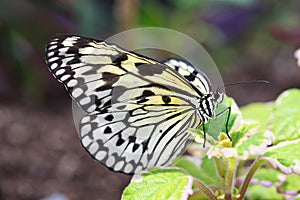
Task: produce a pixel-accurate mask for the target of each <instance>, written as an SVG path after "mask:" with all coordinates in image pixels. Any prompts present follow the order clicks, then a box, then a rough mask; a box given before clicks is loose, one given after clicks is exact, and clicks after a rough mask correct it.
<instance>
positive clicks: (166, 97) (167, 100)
mask: <svg viewBox="0 0 300 200" xmlns="http://www.w3.org/2000/svg"><path fill="white" fill-rule="evenodd" d="M161 98H162V100H163V102H164V103H165V104H169V103H170V102H171V98H170V97H169V96H162V97H161Z"/></svg>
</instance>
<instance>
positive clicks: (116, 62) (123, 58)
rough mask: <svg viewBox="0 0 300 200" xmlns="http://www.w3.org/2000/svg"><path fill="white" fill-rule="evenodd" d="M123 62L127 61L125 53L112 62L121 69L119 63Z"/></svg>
mask: <svg viewBox="0 0 300 200" xmlns="http://www.w3.org/2000/svg"><path fill="white" fill-rule="evenodd" d="M125 60H128V56H127V54H126V53H124V54H122V55H121V56H119V57H117V58H116V59H114V60H113V63H114V64H115V65H116V66H118V67H121V63H122V62H123V61H125Z"/></svg>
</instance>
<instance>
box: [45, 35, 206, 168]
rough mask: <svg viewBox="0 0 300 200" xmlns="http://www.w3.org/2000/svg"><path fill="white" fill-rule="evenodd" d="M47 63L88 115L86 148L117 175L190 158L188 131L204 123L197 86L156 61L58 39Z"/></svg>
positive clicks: (78, 39) (83, 136)
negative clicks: (184, 154) (184, 156)
mask: <svg viewBox="0 0 300 200" xmlns="http://www.w3.org/2000/svg"><path fill="white" fill-rule="evenodd" d="M46 60H47V63H48V66H49V69H50V71H51V72H52V73H53V74H54V76H55V77H56V78H57V79H58V80H59V81H60V82H62V83H63V84H64V85H65V87H66V89H67V91H68V92H69V94H70V95H71V96H72V97H73V99H74V100H75V101H76V102H77V103H78V104H79V105H80V107H81V108H82V109H83V110H84V111H86V112H87V115H86V116H85V117H83V118H82V120H81V123H80V136H81V141H82V144H83V146H84V147H85V148H86V150H87V151H88V152H89V153H90V154H91V155H92V156H93V157H94V158H95V159H97V160H99V161H100V162H101V163H103V164H104V165H106V166H107V167H109V168H111V169H113V170H114V171H121V172H125V173H136V172H140V171H141V170H144V169H147V168H148V167H152V166H165V165H168V164H169V163H170V162H172V161H173V160H174V159H175V158H176V157H177V156H178V155H179V154H181V153H182V152H183V151H184V150H185V147H186V145H187V143H188V141H189V140H188V138H189V137H190V134H189V132H188V129H189V128H196V127H197V126H198V125H199V124H200V123H201V121H200V119H199V116H198V115H197V114H196V110H195V107H196V106H197V105H196V104H197V98H198V95H199V94H198V93H197V91H195V90H194V88H193V87H194V86H193V85H191V84H190V83H189V82H188V81H187V80H186V79H185V78H183V77H182V76H181V75H180V74H178V72H176V70H173V69H172V68H170V67H168V66H167V65H164V64H162V63H159V62H157V61H155V60H152V59H149V58H146V57H143V56H140V55H137V54H134V53H131V52H128V51H125V50H123V49H121V48H119V47H117V46H115V45H110V44H107V43H105V42H101V41H97V40H94V39H89V38H83V37H79V36H58V37H55V38H53V39H52V40H51V41H50V42H49V44H48V46H47V49H46Z"/></svg>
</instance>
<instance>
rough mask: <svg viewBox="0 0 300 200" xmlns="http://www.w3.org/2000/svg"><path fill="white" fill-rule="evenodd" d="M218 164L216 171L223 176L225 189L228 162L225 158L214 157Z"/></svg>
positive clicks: (216, 164)
mask: <svg viewBox="0 0 300 200" xmlns="http://www.w3.org/2000/svg"><path fill="white" fill-rule="evenodd" d="M213 159H214V162H215V166H216V171H217V173H218V175H219V176H220V178H221V186H222V188H223V190H224V188H225V176H226V169H227V168H228V162H227V160H226V159H225V158H222V157H220V158H215V157H214V158H213Z"/></svg>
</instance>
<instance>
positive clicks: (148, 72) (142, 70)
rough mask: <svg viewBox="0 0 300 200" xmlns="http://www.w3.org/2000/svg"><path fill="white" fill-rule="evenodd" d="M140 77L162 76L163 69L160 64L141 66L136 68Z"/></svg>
mask: <svg viewBox="0 0 300 200" xmlns="http://www.w3.org/2000/svg"><path fill="white" fill-rule="evenodd" d="M137 69H138V72H139V74H141V76H153V75H155V74H162V73H163V71H164V70H165V68H164V67H163V66H162V65H160V64H143V65H138V66H137Z"/></svg>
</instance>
